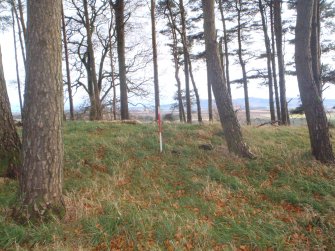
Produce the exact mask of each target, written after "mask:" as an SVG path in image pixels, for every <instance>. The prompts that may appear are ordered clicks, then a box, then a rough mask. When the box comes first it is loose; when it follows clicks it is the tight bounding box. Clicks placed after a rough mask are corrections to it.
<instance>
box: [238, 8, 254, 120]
mask: <svg viewBox="0 0 335 251" xmlns="http://www.w3.org/2000/svg"><path fill="white" fill-rule="evenodd" d="M235 4H236V11H237V41H238V51H237V54H238V58H239V62H240V65H241V69H242V81H243V90H244V103H245V115H246V119H247V125H251V119H250V105H249V92H248V78H247V71H246V68H245V61H244V60H243V55H242V34H241V33H242V25H241V1H239V2H236V3H235Z"/></svg>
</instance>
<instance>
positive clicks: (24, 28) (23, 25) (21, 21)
mask: <svg viewBox="0 0 335 251" xmlns="http://www.w3.org/2000/svg"><path fill="white" fill-rule="evenodd" d="M14 1H15V0H13V2H14ZM18 7H19V13H20V17H19V20H20V24H21V27H22V32H23V38H24V41H25V42H27V29H26V23H25V21H24V15H23V4H22V1H21V0H18Z"/></svg>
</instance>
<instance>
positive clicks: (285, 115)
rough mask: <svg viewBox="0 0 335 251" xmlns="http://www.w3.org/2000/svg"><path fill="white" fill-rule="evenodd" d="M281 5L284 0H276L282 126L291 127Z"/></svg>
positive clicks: (275, 20)
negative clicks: (287, 99) (287, 98)
mask: <svg viewBox="0 0 335 251" xmlns="http://www.w3.org/2000/svg"><path fill="white" fill-rule="evenodd" d="M281 3H282V0H274V6H273V10H274V13H273V14H274V29H275V34H276V46H277V59H278V70H279V92H280V105H281V107H280V110H281V116H280V117H281V124H282V125H289V124H290V121H289V116H288V109H287V101H286V84H285V63H284V55H283V31H282V20H281Z"/></svg>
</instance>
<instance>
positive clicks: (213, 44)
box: [202, 0, 254, 158]
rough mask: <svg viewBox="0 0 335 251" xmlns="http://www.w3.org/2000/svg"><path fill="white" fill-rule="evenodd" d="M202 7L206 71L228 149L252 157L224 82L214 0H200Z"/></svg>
mask: <svg viewBox="0 0 335 251" xmlns="http://www.w3.org/2000/svg"><path fill="white" fill-rule="evenodd" d="M202 8H203V12H204V30H205V43H206V59H207V67H208V72H209V73H210V74H209V78H210V82H211V83H212V86H213V91H214V96H215V100H216V104H217V108H218V111H219V115H220V121H221V125H222V127H223V129H224V135H225V138H226V141H227V145H228V149H229V151H231V152H233V153H235V154H237V155H239V156H242V157H247V158H253V157H254V155H253V154H252V153H251V152H250V151H249V148H248V146H247V144H246V143H245V142H244V140H243V137H242V132H241V128H240V125H239V122H238V120H237V118H236V114H235V112H234V109H233V105H232V102H231V99H230V98H229V93H228V90H227V88H226V86H225V83H224V78H223V71H222V68H221V63H220V56H219V50H218V44H217V41H216V29H215V15H214V0H202Z"/></svg>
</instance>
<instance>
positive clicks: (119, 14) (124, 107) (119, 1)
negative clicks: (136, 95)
mask: <svg viewBox="0 0 335 251" xmlns="http://www.w3.org/2000/svg"><path fill="white" fill-rule="evenodd" d="M112 6H113V9H114V11H115V25H116V38H117V54H118V60H119V75H120V102H121V119H122V120H124V119H129V109H128V88H127V77H126V56H125V34H124V0H116V1H115V3H112Z"/></svg>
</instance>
